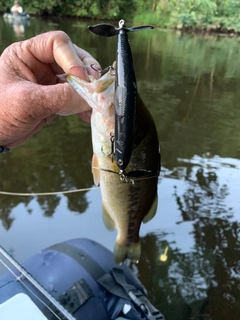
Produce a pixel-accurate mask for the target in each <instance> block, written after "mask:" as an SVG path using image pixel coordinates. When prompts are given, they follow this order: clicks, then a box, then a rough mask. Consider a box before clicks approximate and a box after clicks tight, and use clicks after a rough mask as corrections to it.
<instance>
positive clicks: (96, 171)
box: [92, 153, 101, 187]
mask: <svg viewBox="0 0 240 320" xmlns="http://www.w3.org/2000/svg"><path fill="white" fill-rule="evenodd" d="M98 168H99V165H98V158H97V156H96V154H95V153H94V154H93V157H92V174H93V181H94V183H95V185H96V186H97V187H98V186H99V185H100V174H101V172H100V170H99V169H98Z"/></svg>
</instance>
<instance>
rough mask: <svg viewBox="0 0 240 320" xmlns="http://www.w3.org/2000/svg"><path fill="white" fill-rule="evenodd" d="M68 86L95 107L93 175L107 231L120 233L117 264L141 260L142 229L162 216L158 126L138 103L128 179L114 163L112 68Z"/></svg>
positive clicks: (116, 252)
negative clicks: (127, 260)
mask: <svg viewBox="0 0 240 320" xmlns="http://www.w3.org/2000/svg"><path fill="white" fill-rule="evenodd" d="M67 81H68V82H69V83H70V84H71V85H72V86H73V87H74V88H75V90H77V92H78V93H79V94H80V95H81V96H82V97H83V98H84V99H85V100H86V101H87V102H88V104H89V105H90V107H92V116H91V129H92V145H93V153H94V154H93V159H92V173H93V178H94V182H95V184H96V185H100V190H101V195H102V205H103V221H104V224H105V226H106V228H107V229H109V230H114V229H115V228H116V229H117V230H118V234H117V238H116V243H115V247H114V258H115V261H116V262H117V263H122V262H124V260H125V259H127V258H129V259H131V260H133V261H138V260H139V258H140V254H141V248H140V241H139V229H140V226H141V223H142V222H143V223H146V222H148V221H149V220H151V219H152V218H153V217H154V215H155V213H156V210H157V202H158V200H157V182H158V175H159V172H160V152H159V143H158V136H157V131H156V127H155V124H154V121H153V119H152V116H151V115H150V113H149V111H148V110H147V108H146V107H145V106H144V104H143V102H142V100H141V98H140V97H139V96H138V97H137V109H136V133H135V137H134V142H133V151H132V156H131V159H130V162H129V164H128V166H127V168H126V171H125V173H124V174H119V172H120V170H119V168H118V166H117V164H116V162H115V160H114V125H115V123H114V88H115V77H114V74H113V70H112V68H110V70H109V71H108V72H107V73H106V74H105V75H103V76H102V77H101V78H100V79H98V80H95V79H94V78H93V77H91V76H90V82H86V81H83V80H81V79H79V78H77V77H75V76H72V75H68V76H67Z"/></svg>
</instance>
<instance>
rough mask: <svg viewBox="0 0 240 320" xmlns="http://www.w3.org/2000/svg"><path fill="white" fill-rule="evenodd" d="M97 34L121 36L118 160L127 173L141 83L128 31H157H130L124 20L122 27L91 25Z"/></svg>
mask: <svg viewBox="0 0 240 320" xmlns="http://www.w3.org/2000/svg"><path fill="white" fill-rule="evenodd" d="M88 28H89V30H91V31H92V32H93V33H95V34H97V35H100V36H104V37H112V36H118V42H117V55H116V71H115V94H114V106H115V132H114V144H115V150H114V154H115V160H116V163H117V166H118V167H119V169H120V170H121V171H124V170H125V169H126V167H127V166H128V164H129V161H130V159H131V155H132V150H133V142H134V136H135V131H136V102H137V84H136V77H135V72H134V65H133V58H132V52H131V47H130V44H129V40H128V32H136V31H141V30H144V29H153V27H152V26H140V27H132V28H126V27H125V24H124V20H120V21H119V28H115V27H114V26H112V25H110V24H97V25H95V26H89V27H88Z"/></svg>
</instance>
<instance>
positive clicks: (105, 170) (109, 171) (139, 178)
mask: <svg viewBox="0 0 240 320" xmlns="http://www.w3.org/2000/svg"><path fill="white" fill-rule="evenodd" d="M92 168H93V169H96V170H101V171H104V172H108V173H114V174H117V175H119V176H121V173H119V172H117V171H112V170H108V169H103V168H98V167H92ZM126 174H127V172H126ZM123 175H124V173H123ZM126 178H128V179H130V181H133V182H134V181H135V180H136V181H139V180H147V179H153V178H158V176H157V175H155V176H149V175H147V176H146V177H131V176H128V175H126Z"/></svg>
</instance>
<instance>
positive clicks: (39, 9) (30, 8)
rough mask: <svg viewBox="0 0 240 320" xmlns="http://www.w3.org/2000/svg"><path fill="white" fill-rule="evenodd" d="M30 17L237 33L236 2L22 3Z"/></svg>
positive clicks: (3, 6)
mask: <svg viewBox="0 0 240 320" xmlns="http://www.w3.org/2000/svg"><path fill="white" fill-rule="evenodd" d="M12 4H13V1H12V0H6V1H3V0H0V12H6V11H8V10H9V9H10V8H11V6H12ZM21 5H22V6H23V8H24V10H25V11H26V12H28V13H30V14H32V15H60V16H71V17H84V18H93V19H120V18H123V17H124V19H126V20H129V19H133V20H134V21H135V22H137V23H151V24H154V25H158V26H162V27H179V28H191V27H197V28H202V27H203V28H205V27H207V26H209V25H214V26H215V27H216V28H219V29H220V28H235V29H237V30H239V29H240V24H239V16H240V2H239V1H238V0H158V1H157V0H150V1H146V0H131V1H128V0H97V1H93V0H65V1H63V0H42V1H37V0H22V1H21Z"/></svg>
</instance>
